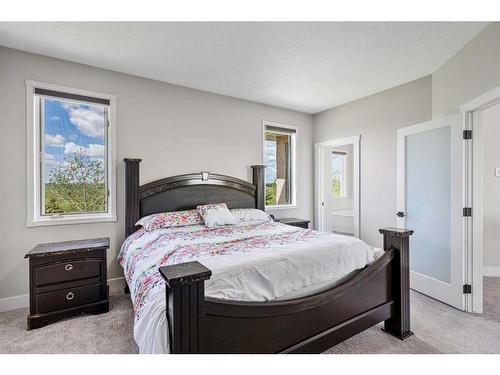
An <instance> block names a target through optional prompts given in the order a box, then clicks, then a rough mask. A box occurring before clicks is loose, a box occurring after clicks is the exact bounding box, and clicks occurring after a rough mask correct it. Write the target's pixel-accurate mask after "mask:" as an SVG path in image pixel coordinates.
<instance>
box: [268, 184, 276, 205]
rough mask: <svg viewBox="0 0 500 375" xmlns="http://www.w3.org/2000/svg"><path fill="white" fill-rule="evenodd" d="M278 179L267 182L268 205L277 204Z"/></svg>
mask: <svg viewBox="0 0 500 375" xmlns="http://www.w3.org/2000/svg"><path fill="white" fill-rule="evenodd" d="M276 189H277V187H276V181H274V182H271V183H269V184H266V205H268V206H272V205H275V204H276Z"/></svg>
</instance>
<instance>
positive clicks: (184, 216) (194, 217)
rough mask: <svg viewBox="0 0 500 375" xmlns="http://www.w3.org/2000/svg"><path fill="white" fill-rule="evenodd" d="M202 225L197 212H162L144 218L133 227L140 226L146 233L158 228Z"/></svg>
mask: <svg viewBox="0 0 500 375" xmlns="http://www.w3.org/2000/svg"><path fill="white" fill-rule="evenodd" d="M196 224H203V219H202V217H201V216H200V214H199V213H198V211H197V210H186V211H174V212H162V213H159V214H153V215H149V216H145V217H143V218H142V219H140V220H139V221H138V222H137V223H136V224H135V225H140V226H142V227H143V228H144V229H145V230H147V231H149V232H150V231H153V230H155V229H160V228H172V227H183V226H188V225H196Z"/></svg>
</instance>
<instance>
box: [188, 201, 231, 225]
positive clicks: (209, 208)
mask: <svg viewBox="0 0 500 375" xmlns="http://www.w3.org/2000/svg"><path fill="white" fill-rule="evenodd" d="M196 209H197V210H198V212H199V213H200V215H201V217H202V218H203V221H204V222H205V225H206V226H207V227H209V228H213V227H220V226H223V225H231V224H236V223H237V222H238V221H237V220H236V218H235V217H234V216H233V214H232V213H231V212H229V210H228V208H227V205H226V204H225V203H217V204H205V205H202V206H198V207H196Z"/></svg>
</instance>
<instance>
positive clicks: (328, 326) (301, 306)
mask: <svg viewBox="0 0 500 375" xmlns="http://www.w3.org/2000/svg"><path fill="white" fill-rule="evenodd" d="M140 161H141V160H140V159H125V164H126V171H125V179H126V208H125V209H126V223H125V224H126V234H127V236H129V235H130V234H132V233H133V232H134V231H135V230H136V229H137V228H136V227H135V223H136V222H137V221H138V220H139V218H141V217H143V216H147V215H150V214H153V213H157V212H167V211H178V210H184V209H192V208H195V207H196V206H197V205H199V204H207V203H219V202H225V203H227V205H228V207H230V208H259V209H262V210H263V209H264V199H265V197H264V195H265V184H264V168H265V167H264V166H262V165H254V166H252V169H253V183H252V184H251V183H248V182H246V181H243V180H240V179H237V178H234V177H229V176H223V175H217V174H210V173H208V172H201V173H195V174H187V175H180V176H174V177H168V178H164V179H161V180H157V181H154V182H150V183H148V184H145V185H142V186H140V185H139V163H140ZM379 231H380V233H381V234H383V236H384V250H385V253H384V255H382V256H381V257H380V258H379V259H377V260H376V261H375V262H373V263H372V264H371V265H369V266H367V267H365V268H364V269H363V270H362V271H360V272H359V273H358V274H356V276H354V277H352V278H350V279H349V280H347V281H345V282H343V283H341V284H340V285H337V286H335V287H333V288H331V289H328V290H326V291H324V292H321V293H316V294H313V295H310V296H306V297H302V298H296V299H292V300H286V301H275V302H241V301H229V300H221V299H215V298H210V297H206V296H205V292H204V286H205V281H206V280H208V279H209V278H210V276H211V274H212V272H211V271H210V270H209V269H208V268H206V267H205V266H203V265H202V264H201V263H199V262H188V263H182V264H176V265H172V266H167V267H161V268H160V269H159V272H160V274H161V275H162V277H163V278H164V280H165V283H166V303H167V304H166V306H167V308H166V314H167V322H168V326H169V335H170V337H169V339H170V348H171V352H172V353H320V352H322V351H324V350H326V349H328V348H330V347H332V346H333V345H335V344H338V343H339V342H342V341H344V340H346V339H347V338H349V337H351V336H354V335H356V334H357V333H359V332H361V331H363V330H365V329H367V328H369V327H371V326H373V325H375V324H377V323H379V322H382V321H384V330H385V331H386V332H388V333H390V334H391V335H394V336H396V337H398V338H399V339H401V340H404V339H406V338H407V337H409V336H410V335H412V332H411V331H410V294H409V236H410V235H411V234H412V233H413V231H411V230H406V229H400V228H385V229H380V230H379Z"/></svg>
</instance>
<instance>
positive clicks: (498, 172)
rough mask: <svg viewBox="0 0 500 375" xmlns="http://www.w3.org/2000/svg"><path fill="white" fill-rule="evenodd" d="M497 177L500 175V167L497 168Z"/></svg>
mask: <svg viewBox="0 0 500 375" xmlns="http://www.w3.org/2000/svg"><path fill="white" fill-rule="evenodd" d="M495 177H500V168H495Z"/></svg>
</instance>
